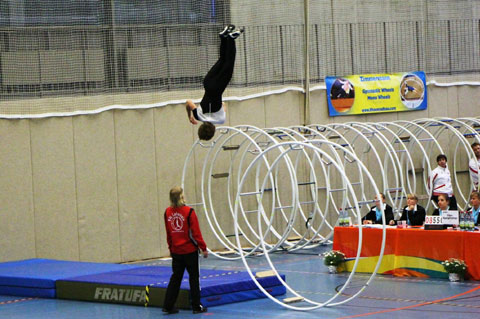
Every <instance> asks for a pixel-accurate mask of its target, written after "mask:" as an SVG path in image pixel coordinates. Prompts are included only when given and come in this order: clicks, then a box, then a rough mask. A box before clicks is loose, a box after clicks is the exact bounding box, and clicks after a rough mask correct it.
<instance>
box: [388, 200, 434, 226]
mask: <svg viewBox="0 0 480 319" xmlns="http://www.w3.org/2000/svg"><path fill="white" fill-rule="evenodd" d="M425 215H426V212H425V208H423V207H422V206H420V205H418V197H417V195H415V194H408V195H407V206H405V207H404V208H403V210H402V216H401V217H400V219H399V220H406V221H407V225H409V226H422V225H423V223H424V222H425ZM390 225H395V221H393V220H392V221H391V222H390Z"/></svg>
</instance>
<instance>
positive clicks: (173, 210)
mask: <svg viewBox="0 0 480 319" xmlns="http://www.w3.org/2000/svg"><path fill="white" fill-rule="evenodd" d="M165 229H166V231H167V243H168V249H170V252H171V253H174V254H178V255H184V254H190V253H193V252H195V251H197V250H198V248H200V249H201V250H202V251H205V250H206V249H207V245H206V244H205V242H204V241H203V237H202V232H201V231H200V226H199V225H198V219H197V215H196V214H195V211H194V210H193V208H190V207H188V206H182V207H168V208H167V209H166V210H165Z"/></svg>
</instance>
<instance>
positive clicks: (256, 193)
mask: <svg viewBox="0 0 480 319" xmlns="http://www.w3.org/2000/svg"><path fill="white" fill-rule="evenodd" d="M260 193H261V192H247V193H240V196H249V195H258V194H260Z"/></svg>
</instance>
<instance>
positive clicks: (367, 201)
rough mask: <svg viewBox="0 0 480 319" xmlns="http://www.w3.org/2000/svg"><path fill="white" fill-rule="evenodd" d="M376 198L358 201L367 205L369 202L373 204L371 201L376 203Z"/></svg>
mask: <svg viewBox="0 0 480 319" xmlns="http://www.w3.org/2000/svg"><path fill="white" fill-rule="evenodd" d="M375 202H376V200H374V199H371V200H364V201H361V202H358V204H359V205H367V204H371V203H375Z"/></svg>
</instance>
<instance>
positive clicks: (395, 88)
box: [325, 71, 427, 116]
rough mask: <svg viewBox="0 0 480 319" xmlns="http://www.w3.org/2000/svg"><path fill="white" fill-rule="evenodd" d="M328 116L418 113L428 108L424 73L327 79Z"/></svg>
mask: <svg viewBox="0 0 480 319" xmlns="http://www.w3.org/2000/svg"><path fill="white" fill-rule="evenodd" d="M325 83H326V86H327V102H328V112H329V114H330V116H338V115H352V114H368V113H383V112H401V111H418V110H425V109H426V108H427V85H426V80H425V73H424V72H421V71H419V72H408V73H394V74H365V75H349V76H345V77H332V76H328V77H327V78H326V79H325Z"/></svg>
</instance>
